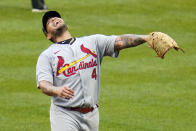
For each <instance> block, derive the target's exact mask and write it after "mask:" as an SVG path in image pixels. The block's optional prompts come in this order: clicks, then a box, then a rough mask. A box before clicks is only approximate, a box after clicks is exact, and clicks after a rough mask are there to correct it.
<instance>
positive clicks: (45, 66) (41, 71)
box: [36, 53, 53, 88]
mask: <svg viewBox="0 0 196 131" xmlns="http://www.w3.org/2000/svg"><path fill="white" fill-rule="evenodd" d="M42 80H45V81H48V82H51V83H52V84H53V71H52V66H51V63H50V60H49V57H48V56H47V55H46V54H43V53H42V54H41V55H40V56H39V58H38V61H37V66H36V81H37V87H38V88H39V82H40V81H42Z"/></svg>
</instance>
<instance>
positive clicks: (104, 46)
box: [96, 35, 119, 57]
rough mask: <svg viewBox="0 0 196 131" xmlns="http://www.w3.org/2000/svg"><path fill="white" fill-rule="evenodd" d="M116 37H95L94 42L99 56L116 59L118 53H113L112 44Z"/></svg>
mask: <svg viewBox="0 0 196 131" xmlns="http://www.w3.org/2000/svg"><path fill="white" fill-rule="evenodd" d="M116 38H117V36H115V35H112V36H105V35H96V42H97V46H98V49H99V53H100V55H101V56H102V57H103V56H111V57H118V54H119V51H114V44H115V40H116Z"/></svg>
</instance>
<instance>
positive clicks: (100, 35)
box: [78, 34, 105, 40]
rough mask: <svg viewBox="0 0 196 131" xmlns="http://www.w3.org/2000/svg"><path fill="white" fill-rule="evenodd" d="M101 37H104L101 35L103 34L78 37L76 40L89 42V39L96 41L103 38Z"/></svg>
mask: <svg viewBox="0 0 196 131" xmlns="http://www.w3.org/2000/svg"><path fill="white" fill-rule="evenodd" d="M103 36H105V35H103V34H93V35H88V36H82V37H78V39H85V40H89V39H97V38H99V37H103Z"/></svg>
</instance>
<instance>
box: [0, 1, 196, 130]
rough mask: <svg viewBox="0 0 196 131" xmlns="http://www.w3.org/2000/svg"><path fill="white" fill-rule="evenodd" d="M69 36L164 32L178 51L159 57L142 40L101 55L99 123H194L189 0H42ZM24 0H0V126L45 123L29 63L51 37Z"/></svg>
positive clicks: (195, 69) (177, 126)
mask: <svg viewBox="0 0 196 131" xmlns="http://www.w3.org/2000/svg"><path fill="white" fill-rule="evenodd" d="M45 3H46V5H47V6H48V7H49V9H50V10H57V11H59V12H60V13H61V14H62V17H63V19H64V20H65V21H66V23H67V24H68V25H69V29H70V32H71V33H72V35H73V36H75V37H80V36H84V35H90V34H98V33H99V34H105V35H111V34H116V35H120V34H128V33H129V34H148V33H149V32H152V31H161V32H165V33H167V34H169V35H170V36H172V37H173V38H174V39H175V40H176V41H177V43H178V44H179V46H180V47H182V48H183V49H184V50H185V51H186V53H185V54H183V53H181V52H176V51H174V50H171V51H170V52H168V53H167V54H166V56H165V59H164V60H161V59H159V58H157V57H156V55H155V52H154V51H153V50H152V49H150V48H149V47H148V46H147V45H146V44H144V45H141V46H138V47H135V48H130V49H126V50H123V51H121V53H120V56H119V58H118V59H113V58H110V57H106V58H104V60H103V62H102V68H101V69H102V70H101V94H100V101H99V105H100V108H99V109H100V131H195V130H196V124H195V123H196V81H195V80H196V54H195V52H196V46H195V44H196V26H195V24H196V7H195V6H196V1H195V0H188V1H187V0H167V1H166V0H96V1H95V0H61V1H60V0H59V1H57V0H45ZM42 15H43V13H32V12H31V1H30V0H17V1H13V0H1V1H0V131H49V130H50V123H49V107H50V97H48V96H46V95H43V94H42V93H41V92H40V90H38V89H36V81H35V66H36V62H37V58H38V56H39V54H40V53H41V52H42V51H43V50H44V49H46V48H47V47H48V46H49V45H50V44H51V43H50V42H49V41H48V40H47V39H46V38H45V36H44V35H43V33H42V31H41V27H42V24H41V18H42Z"/></svg>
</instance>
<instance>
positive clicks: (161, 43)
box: [147, 32, 184, 59]
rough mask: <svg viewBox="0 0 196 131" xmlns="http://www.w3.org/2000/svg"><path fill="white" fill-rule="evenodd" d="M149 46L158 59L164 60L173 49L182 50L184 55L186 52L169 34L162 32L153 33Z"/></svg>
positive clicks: (150, 35) (150, 36) (148, 41)
mask: <svg viewBox="0 0 196 131" xmlns="http://www.w3.org/2000/svg"><path fill="white" fill-rule="evenodd" d="M147 43H148V45H149V46H150V47H151V48H152V49H154V50H155V52H156V53H157V55H158V57H160V58H162V59H163V58H164V55H165V54H166V53H167V52H168V51H169V50H170V49H171V48H174V49H175V50H177V51H178V50H179V49H180V50H181V51H182V52H183V53H184V50H183V49H181V48H179V46H178V45H177V43H176V42H175V41H174V40H173V39H172V38H171V37H170V36H168V35H167V34H165V33H162V32H152V33H150V34H149V36H148V38H147Z"/></svg>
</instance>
